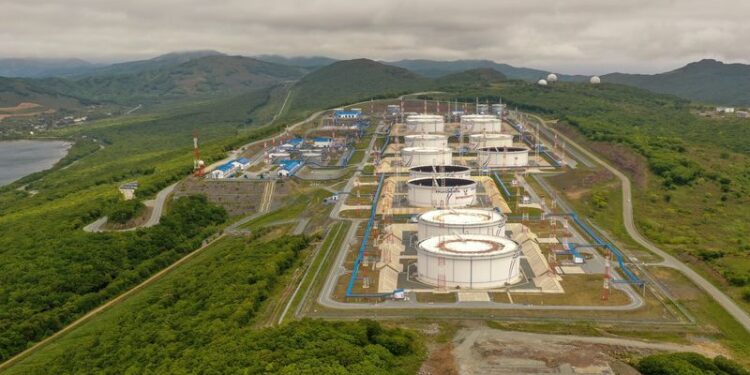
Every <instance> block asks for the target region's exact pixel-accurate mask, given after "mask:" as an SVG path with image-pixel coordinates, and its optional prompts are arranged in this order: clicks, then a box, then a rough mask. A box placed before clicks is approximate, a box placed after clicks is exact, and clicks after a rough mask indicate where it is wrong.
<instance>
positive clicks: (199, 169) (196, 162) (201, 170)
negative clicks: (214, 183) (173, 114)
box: [193, 130, 206, 177]
mask: <svg viewBox="0 0 750 375" xmlns="http://www.w3.org/2000/svg"><path fill="white" fill-rule="evenodd" d="M205 168H206V164H205V163H204V162H203V160H201V149H200V147H198V131H197V130H194V131H193V171H194V172H193V173H194V174H195V175H196V176H198V177H202V176H203V175H204V174H205Z"/></svg>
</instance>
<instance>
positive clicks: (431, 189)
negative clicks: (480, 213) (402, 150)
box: [407, 177, 477, 208]
mask: <svg viewBox="0 0 750 375" xmlns="http://www.w3.org/2000/svg"><path fill="white" fill-rule="evenodd" d="M407 185H408V188H409V191H408V194H407V200H408V202H409V205H410V206H414V207H435V208H460V207H466V206H471V205H472V204H474V202H475V201H476V199H477V182H476V181H474V180H472V179H468V178H456V177H438V178H431V177H425V178H415V179H412V180H409V182H408V183H407Z"/></svg>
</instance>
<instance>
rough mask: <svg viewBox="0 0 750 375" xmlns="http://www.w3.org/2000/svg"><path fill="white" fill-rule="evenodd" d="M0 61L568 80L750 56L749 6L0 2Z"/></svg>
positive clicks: (722, 2)
mask: <svg viewBox="0 0 750 375" xmlns="http://www.w3.org/2000/svg"><path fill="white" fill-rule="evenodd" d="M0 9H2V11H0V57H80V58H84V59H89V60H93V61H112V60H126V59H133V58H149V57H153V56H155V55H158V54H161V53H166V52H171V51H181V50H196V49H215V50H218V51H221V52H224V53H229V54H242V55H257V54H282V55H324V56H331V57H335V58H355V57H367V58H372V59H383V60H397V59H403V58H429V59H439V60H454V59H480V58H481V59H491V60H495V61H497V62H504V63H509V64H513V65H520V66H528V67H536V68H542V69H547V70H551V71H557V72H564V73H582V74H588V73H597V74H598V73H605V72H611V71H627V72H658V71H664V70H669V69H672V68H675V67H678V66H681V65H683V64H685V63H687V62H690V61H695V60H698V59H701V58H716V59H719V60H722V61H725V62H745V63H747V62H748V60H749V59H750V48H749V47H748V40H749V37H750V21H749V20H748V15H750V1H749V0H731V1H730V0H712V1H706V0H679V1H669V0H560V1H535V0H483V1H471V0H451V1H440V0H377V1H376V0H367V1H355V0H307V1H287V0H264V1H260V0H234V1H224V0H185V1H183V0H181V1H178V0H59V1H53V0H49V1H38V0H0Z"/></svg>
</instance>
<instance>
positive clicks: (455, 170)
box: [409, 165, 471, 178]
mask: <svg viewBox="0 0 750 375" xmlns="http://www.w3.org/2000/svg"><path fill="white" fill-rule="evenodd" d="M470 176H471V168H469V167H466V166H463V165H420V166H417V167H411V168H409V177H411V178H420V177H461V178H469V177H470Z"/></svg>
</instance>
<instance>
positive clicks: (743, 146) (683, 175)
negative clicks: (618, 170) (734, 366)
mask: <svg viewBox="0 0 750 375" xmlns="http://www.w3.org/2000/svg"><path fill="white" fill-rule="evenodd" d="M497 93H498V94H500V95H502V97H503V99H504V101H506V102H508V103H509V104H510V105H511V107H513V106H518V107H519V108H524V109H528V110H533V111H537V112H541V113H544V114H546V115H547V116H548V117H558V118H562V119H563V120H564V121H567V122H568V123H571V124H573V125H574V127H575V128H576V129H577V130H579V131H580V132H582V133H583V134H584V135H585V136H586V137H587V138H588V139H590V140H596V141H597V142H611V143H619V144H621V145H624V146H626V147H625V148H626V149H629V150H631V152H633V153H636V154H641V155H642V156H644V160H645V161H646V164H647V165H648V168H649V169H650V170H651V171H652V173H650V172H649V171H648V170H645V171H635V172H637V173H639V174H644V173H645V174H646V175H651V177H650V178H646V179H644V182H643V183H642V184H641V185H638V183H637V180H636V186H635V187H636V189H635V198H636V199H635V201H634V204H635V212H636V214H637V215H636V222H637V225H638V226H639V228H640V229H641V230H642V231H643V232H644V234H645V235H647V236H648V237H649V238H650V239H652V240H653V241H655V242H657V243H658V244H659V245H660V246H662V247H663V248H665V249H667V250H669V251H671V252H672V253H674V254H677V255H678V256H680V257H682V258H683V259H685V260H688V261H693V262H694V263H696V265H697V266H698V267H697V268H698V269H699V270H701V271H702V272H703V273H704V274H708V275H709V276H710V278H711V279H713V280H714V281H715V282H717V283H718V284H720V285H722V286H723V287H725V290H727V291H728V292H729V293H730V295H732V296H733V297H735V298H736V299H737V300H738V301H740V302H741V303H743V305H744V307H745V308H750V304H748V303H747V302H743V301H742V299H741V298H740V294H741V292H742V290H743V288H747V287H746V286H745V285H750V279H749V278H748V275H750V261H748V251H750V239H749V238H748V237H747V233H748V231H749V230H750V211H748V210H744V209H740V208H741V207H747V206H748V204H750V196H748V193H750V157H749V155H748V146H750V142H748V141H747V140H748V138H747V136H746V134H748V132H750V125H748V124H734V126H733V127H731V128H730V127H729V126H728V125H722V124H716V123H715V122H714V121H713V120H707V119H702V118H698V117H696V116H694V115H692V114H691V113H690V112H689V110H690V107H689V106H688V104H687V103H685V102H684V101H681V100H678V99H676V98H673V97H667V96H658V95H652V94H649V93H647V92H644V91H641V90H637V89H631V88H627V87H623V86H617V85H602V86H600V87H593V86H589V85H573V84H567V85H566V84H562V85H557V86H555V87H553V88H540V87H536V86H533V85H524V84H510V85H505V86H503V87H501V88H498V89H497ZM717 128H718V129H720V130H719V131H717ZM709 132H713V135H712V136H711V137H708V136H707V133H709ZM605 156H608V157H610V158H613V157H614V156H615V155H614V154H610V155H606V154H605ZM623 160H624V159H623V158H622V157H619V156H618V157H615V158H614V160H613V162H614V163H615V164H617V165H621V164H622V163H623V162H624V161H623ZM664 165H667V166H668V168H665V167H664ZM621 167H622V166H621ZM629 167H632V166H629ZM644 168H646V167H644ZM670 168H671V169H670ZM636 169H637V167H636ZM631 172H633V171H631ZM653 172H655V173H656V174H657V176H653V174H654V173H653ZM631 174H632V173H631ZM680 179H683V180H686V181H683V182H680Z"/></svg>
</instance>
